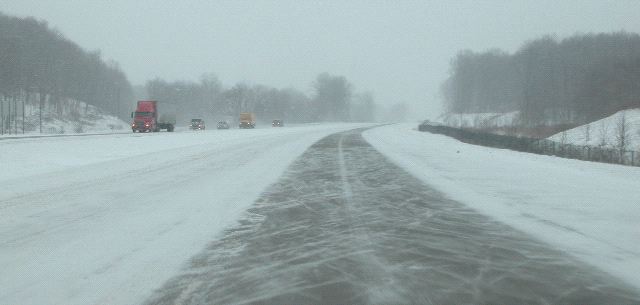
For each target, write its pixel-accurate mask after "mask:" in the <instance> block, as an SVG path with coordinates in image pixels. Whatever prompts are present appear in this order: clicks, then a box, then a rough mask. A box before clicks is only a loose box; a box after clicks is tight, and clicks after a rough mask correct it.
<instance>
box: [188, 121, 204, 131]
mask: <svg viewBox="0 0 640 305" xmlns="http://www.w3.org/2000/svg"><path fill="white" fill-rule="evenodd" d="M189 128H191V129H192V130H204V129H205V126H204V120H203V119H191V125H190V126H189Z"/></svg>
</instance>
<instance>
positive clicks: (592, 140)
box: [549, 109, 640, 151]
mask: <svg viewBox="0 0 640 305" xmlns="http://www.w3.org/2000/svg"><path fill="white" fill-rule="evenodd" d="M623 116H624V119H625V125H626V126H625V127H626V128H625V131H626V132H625V133H626V142H627V148H626V150H630V151H631V150H634V151H640V109H630V110H623V111H619V112H617V113H615V114H613V115H611V116H608V117H606V118H604V119H601V120H598V121H595V122H591V123H589V124H585V125H582V126H578V127H576V128H573V129H569V130H567V131H565V132H560V133H557V134H555V135H553V136H551V137H549V140H552V141H555V142H559V143H562V142H564V143H565V144H575V145H586V146H594V147H595V146H605V147H609V148H617V145H618V136H619V135H620V134H621V133H620V126H622V125H621V123H622V121H621V118H622V117H623Z"/></svg>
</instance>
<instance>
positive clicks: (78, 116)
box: [3, 101, 129, 136]
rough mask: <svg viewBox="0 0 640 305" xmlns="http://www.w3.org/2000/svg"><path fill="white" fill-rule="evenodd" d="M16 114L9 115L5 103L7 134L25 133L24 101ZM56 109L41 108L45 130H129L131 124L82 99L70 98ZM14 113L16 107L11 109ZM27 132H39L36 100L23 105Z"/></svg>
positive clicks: (63, 132) (50, 132)
mask: <svg viewBox="0 0 640 305" xmlns="http://www.w3.org/2000/svg"><path fill="white" fill-rule="evenodd" d="M17 105H18V111H17V118H16V117H13V116H12V117H11V118H10V117H9V116H8V115H7V113H6V112H7V105H6V104H5V106H4V111H5V118H4V124H5V127H4V135H3V136H11V135H14V134H18V135H22V133H23V130H22V129H23V127H22V126H23V125H22V105H21V103H18V104H17ZM59 107H60V109H56V108H54V107H51V106H50V105H47V107H45V108H44V111H43V112H42V133H43V134H75V133H106V132H118V131H121V132H126V131H129V124H128V123H127V122H124V121H122V120H120V119H118V118H117V117H115V116H112V115H108V114H105V113H104V112H103V111H101V110H100V109H98V108H97V107H94V106H91V105H87V104H85V103H83V102H76V101H69V102H67V103H64V105H62V106H59ZM12 113H13V111H12ZM24 118H25V119H24V133H25V134H40V110H39V107H38V105H37V104H25V106H24Z"/></svg>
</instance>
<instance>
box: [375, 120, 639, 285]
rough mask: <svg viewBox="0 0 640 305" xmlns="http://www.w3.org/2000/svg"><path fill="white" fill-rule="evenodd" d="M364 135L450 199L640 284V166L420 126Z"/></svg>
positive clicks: (394, 127)
mask: <svg viewBox="0 0 640 305" xmlns="http://www.w3.org/2000/svg"><path fill="white" fill-rule="evenodd" d="M364 136H365V139H366V140H367V141H368V142H370V143H371V144H372V145H373V146H374V147H375V148H376V149H378V150H379V151H380V152H382V153H383V154H385V155H386V156H388V157H389V159H390V160H392V161H393V162H395V163H396V164H398V165H399V166H401V167H403V168H405V169H406V170H407V171H408V172H410V173H412V174H413V175H414V176H415V177H417V178H418V179H421V180H422V181H424V182H425V183H426V184H428V185H431V186H433V187H435V188H436V189H438V190H440V191H441V192H443V193H444V194H446V195H448V196H449V197H450V198H452V199H454V200H456V201H459V202H461V203H464V204H466V205H468V206H470V207H472V208H474V209H476V210H478V211H479V212H482V213H485V214H487V215H489V216H492V217H494V218H495V219H497V220H500V221H502V222H504V223H506V224H509V225H511V226H513V227H514V228H516V229H519V230H522V231H524V232H527V233H529V234H531V235H532V236H535V237H537V238H539V239H541V240H544V241H547V242H548V243H550V244H552V245H554V246H555V247H556V248H558V249H561V250H564V251H566V252H567V253H570V254H572V255H574V256H575V257H577V258H579V259H581V260H583V261H585V262H587V263H590V264H592V265H594V266H597V267H599V268H601V269H602V270H604V271H606V272H608V273H610V274H612V275H614V276H617V277H620V278H622V279H624V280H626V281H627V282H629V284H631V285H634V286H635V287H638V288H640V243H638V241H639V240H640V231H639V226H638V220H639V219H640V205H639V204H638V203H639V202H640V187H638V181H640V168H637V167H628V166H619V165H611V164H600V163H592V162H584V161H578V160H571V159H562V158H556V157H551V156H543V155H535V154H528V153H521V152H515V151H511V150H504V149H494V148H488V147H483V146H476V145H470V144H466V143H462V142H460V141H457V140H455V139H452V138H449V137H446V136H443V135H435V134H430V133H426V132H418V131H416V130H415V126H414V125H391V126H385V127H380V128H375V129H372V130H369V131H366V132H365V133H364Z"/></svg>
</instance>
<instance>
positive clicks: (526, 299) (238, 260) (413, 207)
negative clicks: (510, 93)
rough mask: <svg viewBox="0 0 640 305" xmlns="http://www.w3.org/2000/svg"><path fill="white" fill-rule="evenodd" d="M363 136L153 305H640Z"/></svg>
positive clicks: (604, 278)
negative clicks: (393, 159)
mask: <svg viewBox="0 0 640 305" xmlns="http://www.w3.org/2000/svg"><path fill="white" fill-rule="evenodd" d="M361 132H362V130H361V129H357V130H352V131H347V132H341V133H336V134H333V135H330V136H328V137H326V138H324V139H322V140H321V141H319V142H317V143H315V144H314V145H313V146H311V147H310V148H309V149H308V150H307V151H306V152H305V153H304V154H303V155H302V156H301V157H300V158H298V159H297V161H296V162H294V163H293V164H292V165H291V166H290V167H289V169H288V170H287V172H286V173H285V175H284V176H283V177H282V178H281V179H280V180H279V181H278V182H277V183H276V184H274V185H272V186H271V187H270V188H269V189H268V190H267V191H266V192H265V193H263V195H262V196H261V197H260V198H259V200H257V201H256V203H255V204H254V205H253V207H252V208H251V209H249V210H248V211H247V212H246V213H245V216H244V217H243V219H242V220H241V221H240V222H239V223H238V224H237V225H236V226H235V227H233V228H231V229H229V230H227V231H226V233H225V234H224V235H223V236H222V237H220V238H219V239H217V240H216V241H214V242H212V243H211V244H210V245H209V246H208V247H207V248H206V249H205V250H203V251H202V252H201V253H200V254H198V255H196V256H194V257H193V258H192V259H191V260H190V262H189V264H188V265H187V266H186V267H185V268H184V270H183V271H182V272H181V274H179V275H177V276H175V277H174V278H173V279H171V280H169V281H167V282H166V283H165V284H164V285H163V286H162V287H160V288H158V289H157V290H156V292H155V293H154V295H153V296H152V297H151V298H150V299H148V300H147V302H146V303H147V304H230V303H234V304H244V303H277V304H284V303H286V304H318V303H333V304H336V303H421V304H451V303H499V304H522V303H531V304H539V303H551V304H560V303H562V304H568V303H576V304H602V303H607V304H632V303H639V302H640V296H639V293H638V291H637V290H635V289H634V288H631V287H629V286H628V285H626V284H624V283H623V282H621V281H620V280H617V279H616V278H613V277H611V276H608V275H607V274H605V273H603V272H602V271H600V270H598V269H596V268H594V267H592V266H590V265H587V264H584V263H581V262H580V261H578V260H576V259H574V258H573V257H571V256H569V255H567V254H566V253H563V252H561V251H558V250H555V249H553V248H552V247H550V246H549V245H547V244H545V243H542V242H540V241H538V240H536V239H534V238H532V237H531V236H529V235H527V234H525V233H522V232H520V231H517V230H515V229H513V228H511V227H509V226H507V225H504V224H502V223H499V222H496V221H494V220H492V219H491V218H488V217H486V216H483V215H480V214H478V213H477V212H475V211H474V210H471V209H469V208H467V207H465V206H464V205H462V204H460V203H457V202H455V201H452V200H449V199H447V198H446V197H445V196H443V195H442V194H440V193H439V192H437V191H435V190H434V189H433V188H431V187H429V186H428V185H425V184H424V183H422V182H420V181H418V180H417V179H415V178H413V177H412V176H410V175H409V174H407V173H406V172H405V171H404V170H402V169H400V168H398V167H397V166H395V165H393V164H392V163H390V162H389V161H387V159H386V158H385V157H384V156H382V155H381V154H380V153H378V152H377V151H376V150H375V149H373V148H372V147H371V146H370V145H369V144H368V143H367V142H366V141H365V140H364V139H363V138H362V136H361Z"/></svg>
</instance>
